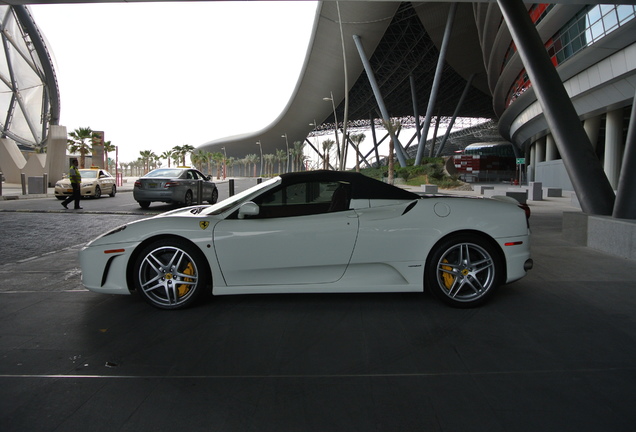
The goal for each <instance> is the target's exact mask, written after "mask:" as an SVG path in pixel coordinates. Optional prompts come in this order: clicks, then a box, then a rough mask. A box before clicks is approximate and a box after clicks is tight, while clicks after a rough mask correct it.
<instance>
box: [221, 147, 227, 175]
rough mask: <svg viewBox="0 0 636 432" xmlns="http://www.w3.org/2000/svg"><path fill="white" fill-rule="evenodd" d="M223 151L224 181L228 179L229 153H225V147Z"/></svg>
mask: <svg viewBox="0 0 636 432" xmlns="http://www.w3.org/2000/svg"><path fill="white" fill-rule="evenodd" d="M221 149H222V150H223V180H225V178H226V177H227V163H226V161H227V151H225V147H222V148H221Z"/></svg>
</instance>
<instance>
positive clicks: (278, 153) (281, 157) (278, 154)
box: [276, 149, 287, 174]
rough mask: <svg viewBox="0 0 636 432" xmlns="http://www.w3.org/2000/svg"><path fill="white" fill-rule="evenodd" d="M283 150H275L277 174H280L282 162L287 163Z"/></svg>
mask: <svg viewBox="0 0 636 432" xmlns="http://www.w3.org/2000/svg"><path fill="white" fill-rule="evenodd" d="M285 156H286V155H285V150H282V149H276V161H277V162H278V173H279V174H281V173H282V171H281V163H282V162H283V161H285V162H286V161H287V158H286V157H285Z"/></svg>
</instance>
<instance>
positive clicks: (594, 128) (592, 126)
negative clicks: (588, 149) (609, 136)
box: [583, 116, 601, 150]
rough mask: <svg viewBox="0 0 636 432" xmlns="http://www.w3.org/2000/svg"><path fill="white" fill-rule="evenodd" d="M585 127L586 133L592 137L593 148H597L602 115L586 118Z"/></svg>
mask: <svg viewBox="0 0 636 432" xmlns="http://www.w3.org/2000/svg"><path fill="white" fill-rule="evenodd" d="M583 129H585V133H586V134H587V137H588V138H589V139H590V143H592V148H593V149H594V150H596V146H597V145H598V131H599V130H601V116H594V117H591V118H589V119H587V120H585V121H584V122H583Z"/></svg>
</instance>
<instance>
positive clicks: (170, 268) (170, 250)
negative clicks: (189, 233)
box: [135, 239, 207, 309]
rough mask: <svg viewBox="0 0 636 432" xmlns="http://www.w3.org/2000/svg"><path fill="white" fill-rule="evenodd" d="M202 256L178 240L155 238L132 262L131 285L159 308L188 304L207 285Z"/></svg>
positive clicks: (171, 307)
mask: <svg viewBox="0 0 636 432" xmlns="http://www.w3.org/2000/svg"><path fill="white" fill-rule="evenodd" d="M205 269H206V267H205V258H204V257H203V255H202V254H201V252H199V251H198V250H197V249H196V248H195V247H194V246H192V245H190V244H189V243H187V242H185V241H183V240H179V239H171V240H158V241H156V242H153V243H151V244H149V245H148V246H146V247H145V248H144V249H143V250H142V251H141V254H139V257H138V258H137V261H136V263H135V285H136V288H137V291H138V292H139V294H140V295H141V297H142V298H143V299H144V300H145V301H146V302H148V303H150V304H151V305H153V306H155V307H157V308H160V309H183V308H186V307H188V306H191V305H192V304H193V303H195V302H196V301H197V299H198V298H199V297H200V296H201V293H202V292H203V291H204V290H205V287H206V286H207V272H206V270H205Z"/></svg>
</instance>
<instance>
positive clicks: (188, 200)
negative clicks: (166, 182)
mask: <svg viewBox="0 0 636 432" xmlns="http://www.w3.org/2000/svg"><path fill="white" fill-rule="evenodd" d="M183 204H185V206H186V207H189V206H191V205H192V191H187V192H186V194H185V198H184V199H183Z"/></svg>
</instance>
